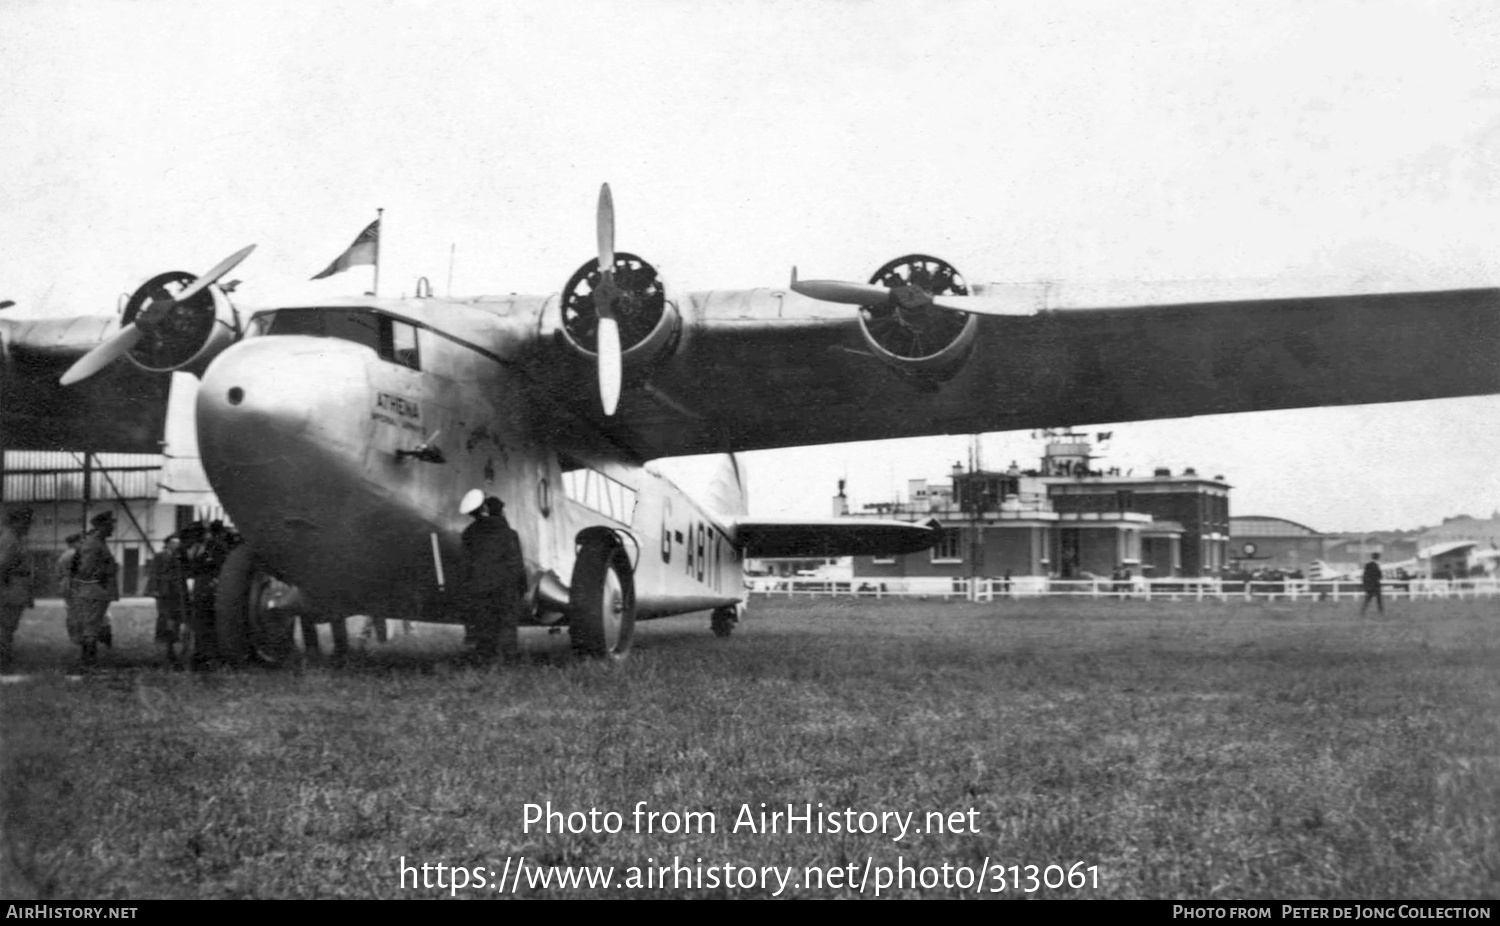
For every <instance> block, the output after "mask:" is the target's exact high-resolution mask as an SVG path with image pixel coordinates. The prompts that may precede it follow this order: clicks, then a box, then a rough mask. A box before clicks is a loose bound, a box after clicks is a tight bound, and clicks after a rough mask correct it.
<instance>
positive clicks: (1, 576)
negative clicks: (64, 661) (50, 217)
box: [0, 507, 120, 672]
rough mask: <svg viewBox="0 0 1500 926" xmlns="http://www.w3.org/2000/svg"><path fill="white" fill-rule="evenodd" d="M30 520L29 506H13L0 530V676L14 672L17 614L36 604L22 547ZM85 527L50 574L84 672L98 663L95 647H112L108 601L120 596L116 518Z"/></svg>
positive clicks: (107, 516) (101, 517)
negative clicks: (113, 545)
mask: <svg viewBox="0 0 1500 926" xmlns="http://www.w3.org/2000/svg"><path fill="white" fill-rule="evenodd" d="M31 519H32V513H31V509H30V508H26V507H18V508H13V509H11V510H10V511H9V512H7V513H6V516H5V527H4V528H3V529H0V672H9V671H10V670H11V669H12V668H13V666H14V658H15V657H14V651H13V647H14V641H15V635H16V629H17V628H18V627H19V626H20V624H21V612H22V611H24V610H26V609H27V608H30V607H33V606H35V604H36V602H35V600H34V599H33V597H32V596H33V594H34V592H33V585H32V572H31V557H30V555H29V553H28V552H27V544H26V539H27V535H28V534H29V533H30V531H31ZM89 524H90V530H89V531H88V532H87V533H84V534H73V535H71V536H69V537H68V538H67V544H68V548H67V549H66V550H64V551H63V554H62V555H61V556H59V557H58V560H57V565H56V567H55V570H56V572H55V575H54V578H55V579H56V581H57V585H58V588H59V590H60V591H61V593H62V597H63V602H64V604H65V605H66V607H67V629H68V639H69V640H71V641H72V642H73V644H74V645H75V646H77V647H78V648H79V651H80V658H79V662H80V664H81V665H82V666H83V668H85V669H87V668H90V667H92V666H93V665H95V663H97V662H98V659H99V644H101V643H102V644H104V645H105V646H113V645H114V633H113V631H112V630H111V628H110V625H109V603H110V602H111V601H115V600H116V599H118V598H119V597H120V593H119V586H118V583H117V582H116V575H117V573H118V572H119V566H118V564H116V562H115V557H114V554H113V553H111V552H110V550H109V542H108V541H109V538H110V536H111V535H112V534H114V532H115V514H114V512H113V511H104V512H100V513H99V514H96V515H94V517H93V518H92V519H90V521H89Z"/></svg>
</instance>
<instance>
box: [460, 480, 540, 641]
mask: <svg viewBox="0 0 1500 926" xmlns="http://www.w3.org/2000/svg"><path fill="white" fill-rule="evenodd" d="M459 510H460V511H462V512H463V513H464V514H467V515H469V516H470V517H471V518H473V519H474V520H473V523H471V524H470V525H469V526H468V527H467V528H465V529H464V533H463V547H464V569H465V572H464V583H463V589H464V597H465V606H466V607H467V609H468V621H467V622H468V624H469V625H470V626H471V627H472V628H473V629H474V638H475V643H476V647H475V650H476V655H477V656H478V657H479V659H480V660H482V661H485V662H489V661H492V660H493V659H494V658H495V657H496V656H497V655H499V656H500V657H501V658H502V659H503V660H505V661H506V662H513V661H514V660H515V659H516V658H517V657H518V656H519V655H520V642H519V639H518V632H517V627H518V625H519V623H520V619H521V596H522V594H524V592H525V589H526V565H525V562H524V560H523V559H522V557H521V538H520V537H518V536H517V535H516V532H515V530H513V529H512V528H511V526H510V525H509V524H507V523H506V521H505V503H504V502H502V501H500V499H498V498H495V497H494V496H490V497H488V498H486V497H485V495H484V493H483V492H481V491H480V490H479V489H474V490H473V491H471V492H469V494H467V495H465V496H464V498H463V501H462V502H461V503H460V505H459Z"/></svg>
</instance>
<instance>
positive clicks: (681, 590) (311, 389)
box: [198, 300, 744, 621]
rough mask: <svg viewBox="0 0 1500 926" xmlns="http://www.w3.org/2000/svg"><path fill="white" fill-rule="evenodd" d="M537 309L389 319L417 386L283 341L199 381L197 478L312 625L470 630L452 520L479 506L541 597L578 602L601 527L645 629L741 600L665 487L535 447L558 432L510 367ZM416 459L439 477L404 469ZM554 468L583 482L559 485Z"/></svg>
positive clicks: (364, 356)
mask: <svg viewBox="0 0 1500 926" xmlns="http://www.w3.org/2000/svg"><path fill="white" fill-rule="evenodd" d="M530 301H532V300H521V301H518V303H517V304H512V305H507V306H501V307H500V308H499V309H490V308H480V307H475V306H471V305H464V304H444V303H431V302H423V303H421V304H417V303H400V304H395V305H394V306H386V305H382V308H381V310H380V311H381V313H382V314H385V315H389V316H391V317H396V318H401V319H402V320H405V321H409V322H412V323H415V324H417V325H418V326H420V327H419V330H418V332H417V338H418V347H419V354H420V358H421V359H420V367H421V369H420V370H418V369H412V368H410V367H408V366H404V365H402V364H400V363H395V362H392V361H390V360H387V359H382V358H381V357H380V356H378V355H377V353H376V351H374V350H372V349H371V348H369V347H368V346H365V345H362V344H358V343H354V342H352V341H347V340H341V339H339V338H336V337H311V336H305V335H276V334H272V335H264V336H257V337H251V338H247V339H246V340H244V341H242V342H240V343H239V344H236V345H234V346H233V347H231V348H229V349H228V350H226V351H225V352H224V353H223V354H221V355H220V356H219V357H218V358H217V359H216V360H215V361H214V362H213V364H212V365H211V366H210V367H209V369H208V370H207V371H206V373H205V375H204V378H203V384H202V387H201V389H200V390H199V399H198V437H199V444H200V452H201V454H202V458H203V465H204V469H205V471H206V472H207V474H208V476H209V479H210V481H211V483H212V484H213V486H214V490H215V492H216V493H217V494H218V496H219V498H220V500H221V501H222V502H223V504H224V506H225V508H226V510H227V511H228V512H229V513H230V515H231V516H232V517H233V519H234V522H235V525H236V527H237V528H238V529H239V530H240V531H241V532H242V533H243V534H244V535H245V537H246V538H247V539H248V540H249V542H250V543H251V545H252V546H253V547H254V549H255V550H256V551H257V552H258V553H259V555H260V556H261V557H262V558H263V559H264V561H265V562H266V563H267V564H268V565H269V566H270V568H271V569H272V570H274V571H275V572H276V573H277V574H279V575H281V576H282V577H283V578H285V579H286V580H287V581H290V582H293V583H295V584H296V585H297V586H298V587H299V588H300V589H301V590H302V591H303V593H304V595H305V596H307V598H308V599H309V601H310V602H311V603H312V604H313V605H314V607H316V608H318V609H320V610H323V611H325V612H328V613H331V614H337V615H346V614H371V615H376V616H383V617H393V618H410V619H419V620H437V621H452V620H457V619H459V618H460V612H459V611H458V610H457V608H456V607H455V605H456V595H455V594H454V593H456V592H457V591H459V590H460V588H459V586H460V584H461V581H462V578H463V570H464V564H463V561H462V549H461V542H460V537H461V535H462V532H463V530H464V528H465V527H466V526H467V525H468V524H469V518H468V517H467V516H465V515H463V514H461V513H460V512H459V511H458V501H459V499H461V498H462V497H463V495H464V494H465V493H466V492H467V491H469V490H470V489H473V488H479V489H482V490H483V491H484V492H485V493H486V494H489V495H495V496H498V497H499V498H501V499H502V500H503V501H504V502H505V515H506V517H507V519H508V520H509V522H510V523H511V525H512V526H513V527H514V528H515V529H516V531H517V533H518V534H519V536H520V539H521V546H522V550H523V553H524V556H525V559H526V565H527V572H528V575H529V577H530V579H531V585H532V587H533V588H535V587H536V586H537V583H538V582H539V581H540V580H541V578H542V577H543V576H545V575H546V574H548V573H550V574H552V575H553V576H554V577H556V578H557V579H558V580H559V581H560V582H561V583H562V584H563V585H566V584H567V583H568V582H569V581H570V578H571V575H572V570H573V564H574V559H575V556H576V538H577V537H578V535H579V533H580V532H581V531H583V530H585V529H587V528H590V527H597V526H603V527H607V528H610V529H612V530H614V531H615V532H616V533H617V534H619V535H620V536H621V537H622V540H623V542H624V544H625V547H626V549H627V551H628V552H629V554H630V558H631V561H632V563H633V564H634V566H635V587H636V597H637V604H638V610H639V616H640V617H656V616H663V615H666V614H675V613H684V612H687V611H694V610H701V609H705V608H711V607H717V606H720V605H724V604H729V603H733V602H735V601H738V600H740V599H742V597H743V584H744V583H743V575H742V572H741V563H740V559H739V557H738V556H737V554H736V553H735V551H734V549H733V547H732V545H731V544H730V543H729V541H728V537H727V535H726V533H725V531H724V530H723V527H722V526H721V525H720V524H719V523H718V522H717V521H716V520H715V519H714V518H712V517H711V516H710V515H709V514H708V513H707V512H705V511H703V510H702V508H701V507H699V506H698V505H696V504H695V503H693V502H692V501H691V500H690V499H688V498H687V496H686V495H684V494H683V493H682V492H680V491H679V490H678V489H677V488H676V487H675V486H673V485H672V484H671V482H669V481H668V480H667V479H665V478H663V477H661V476H660V475H658V474H656V473H653V472H651V471H649V470H647V469H644V468H641V467H638V466H632V465H628V464H625V463H622V462H620V461H618V460H617V459H611V457H610V455H609V454H607V453H604V454H601V453H600V452H599V450H598V448H597V447H594V448H592V449H582V448H578V447H571V446H561V447H560V446H556V445H555V444H554V443H552V442H551V441H548V440H544V439H542V438H541V437H539V435H548V434H554V433H556V430H557V429H556V428H554V427H553V426H552V425H553V424H554V422H553V421H552V420H551V419H550V417H549V416H550V415H551V412H550V411H549V408H548V407H547V406H546V405H545V403H538V402H537V401H533V400H532V399H531V396H532V395H533V393H534V391H535V390H534V389H533V388H532V384H531V382H530V381H529V380H528V378H527V375H526V373H525V371H524V366H523V365H522V364H520V363H518V362H515V359H514V358H516V357H518V356H520V355H521V354H523V353H524V352H525V350H527V349H528V348H529V347H531V346H534V344H535V339H536V337H537V335H536V331H535V328H534V327H531V326H534V324H535V322H534V320H535V319H536V317H537V314H538V313H539V311H540V305H536V306H533V305H530V304H519V302H526V303H529V302H530ZM537 301H538V302H539V300H537ZM506 309H509V310H510V312H509V314H508V315H507V314H499V315H497V312H500V313H504V312H505V310H506ZM398 311H399V312H400V313H401V314H399V315H398V314H397V312H398ZM424 441H430V443H431V445H432V446H433V447H435V448H437V449H438V450H440V451H441V454H442V460H443V462H434V461H431V460H423V459H421V458H419V457H416V456H412V455H410V454H406V455H402V454H401V453H400V451H411V450H414V449H415V448H417V447H418V446H419V445H421V444H422V443H423V442H424ZM560 452H561V453H563V454H566V457H567V459H568V460H569V466H570V467H577V466H578V465H579V464H582V465H583V469H576V468H575V469H574V470H573V472H572V473H571V474H569V475H568V476H564V473H563V469H562V465H561V463H560V461H559V453H560ZM570 486H571V487H572V488H574V490H575V491H576V492H578V493H579V495H580V496H581V497H578V498H571V497H569V495H568V491H567V489H568V487H570ZM611 498H612V499H613V501H610V500H609V499H611ZM622 500H628V502H629V504H628V505H625V504H622ZM601 502H603V503H601ZM434 538H436V553H435V552H434ZM548 617H549V615H545V614H543V615H542V618H543V619H546V618H548ZM550 617H552V618H553V619H555V617H556V615H551V616H550Z"/></svg>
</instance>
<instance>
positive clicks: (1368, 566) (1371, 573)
mask: <svg viewBox="0 0 1500 926" xmlns="http://www.w3.org/2000/svg"><path fill="white" fill-rule="evenodd" d="M1361 581H1362V583H1363V585H1364V587H1365V602H1364V604H1362V605H1360V606H1359V616H1360V617H1364V616H1365V609H1367V608H1368V607H1370V601H1371V599H1373V600H1374V601H1375V607H1376V608H1377V609H1378V610H1379V611H1380V613H1381V614H1385V599H1384V598H1382V597H1381V595H1380V554H1379V553H1371V554H1370V561H1369V562H1368V563H1365V572H1364V575H1363V576H1362V577H1361Z"/></svg>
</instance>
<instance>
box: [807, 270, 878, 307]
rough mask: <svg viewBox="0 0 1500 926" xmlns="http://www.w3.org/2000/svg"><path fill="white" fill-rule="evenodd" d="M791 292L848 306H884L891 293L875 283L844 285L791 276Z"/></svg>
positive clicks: (837, 282)
mask: <svg viewBox="0 0 1500 926" xmlns="http://www.w3.org/2000/svg"><path fill="white" fill-rule="evenodd" d="M792 291H793V292H796V293H801V294H802V295H804V296H808V297H810V298H813V299H821V300H823V301H824V302H842V303H846V304H848V305H884V304H885V303H887V302H889V301H890V299H891V291H890V290H889V289H887V288H886V287H884V286H879V285H877V284H875V283H846V282H844V281H842V280H798V279H796V277H795V274H794V275H793V279H792Z"/></svg>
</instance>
